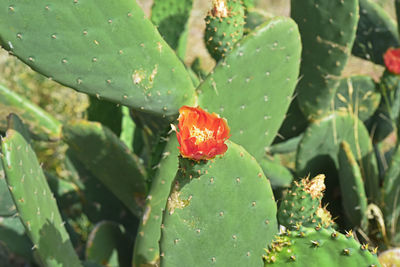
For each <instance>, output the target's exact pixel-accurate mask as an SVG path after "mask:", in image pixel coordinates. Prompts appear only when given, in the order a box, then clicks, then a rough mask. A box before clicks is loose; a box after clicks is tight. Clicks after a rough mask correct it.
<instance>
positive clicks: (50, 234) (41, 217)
mask: <svg viewBox="0 0 400 267" xmlns="http://www.w3.org/2000/svg"><path fill="white" fill-rule="evenodd" d="M1 149H2V153H3V157H2V161H3V165H4V166H5V167H4V169H5V173H6V179H7V183H8V186H9V188H10V191H11V194H12V196H13V199H14V202H15V205H16V206H17V210H18V213H19V216H20V218H21V220H22V222H23V224H24V226H25V229H26V232H27V233H28V235H29V237H30V239H31V240H32V243H33V245H34V246H33V249H36V250H37V252H38V254H39V256H40V260H41V261H42V262H43V264H44V266H50V267H53V266H77V267H79V266H81V264H80V262H79V259H78V256H77V255H76V254H75V251H74V248H73V247H72V244H71V242H70V239H69V236H68V233H67V231H66V230H65V228H64V222H63V221H62V219H61V216H60V213H59V211H58V207H57V203H56V201H55V199H54V197H53V195H52V192H51V191H50V189H49V186H48V184H47V181H46V178H45V177H44V174H43V171H42V168H41V167H40V165H39V162H38V160H37V158H36V155H35V153H34V152H33V150H32V148H31V146H30V145H29V144H28V143H27V142H26V141H25V139H24V138H23V137H22V135H20V134H19V133H18V132H16V131H14V130H8V131H7V136H6V137H5V138H4V139H3V141H2V147H1Z"/></svg>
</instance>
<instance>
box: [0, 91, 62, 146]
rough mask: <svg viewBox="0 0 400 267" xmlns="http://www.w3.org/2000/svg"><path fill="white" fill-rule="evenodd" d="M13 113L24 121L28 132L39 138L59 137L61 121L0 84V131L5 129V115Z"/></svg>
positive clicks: (54, 138)
mask: <svg viewBox="0 0 400 267" xmlns="http://www.w3.org/2000/svg"><path fill="white" fill-rule="evenodd" d="M10 113H15V114H17V115H18V116H20V118H21V119H22V120H23V121H24V123H25V124H26V126H27V128H28V129H29V132H30V134H31V135H32V136H33V137H36V138H37V139H41V140H57V139H60V138H61V123H60V122H58V121H57V120H56V119H55V118H54V117H53V116H51V115H50V114H48V113H47V112H46V111H44V110H43V109H41V108H40V107H38V106H36V105H35V104H33V103H31V102H30V101H29V100H28V99H25V98H23V97H21V96H19V95H18V94H16V93H15V92H13V91H11V90H10V89H8V88H6V87H4V86H2V85H0V131H5V130H6V129H7V120H6V117H7V115H8V114H10Z"/></svg>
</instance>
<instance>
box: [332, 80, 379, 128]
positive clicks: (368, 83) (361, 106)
mask: <svg viewBox="0 0 400 267" xmlns="http://www.w3.org/2000/svg"><path fill="white" fill-rule="evenodd" d="M380 100H381V95H380V94H379V92H377V90H376V85H375V82H374V80H373V79H372V78H371V77H369V76H352V77H348V78H344V79H342V80H340V84H339V87H338V88H337V91H336V97H335V100H334V101H335V109H336V110H341V111H346V112H349V113H352V114H355V115H356V116H358V118H359V119H360V120H362V121H365V120H367V119H368V118H369V117H371V116H372V114H374V112H375V110H376V109H377V108H378V106H379V102H380Z"/></svg>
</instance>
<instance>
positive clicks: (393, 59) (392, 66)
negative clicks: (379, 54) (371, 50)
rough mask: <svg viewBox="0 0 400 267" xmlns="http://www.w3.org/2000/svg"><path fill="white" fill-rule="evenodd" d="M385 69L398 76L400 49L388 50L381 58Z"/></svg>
mask: <svg viewBox="0 0 400 267" xmlns="http://www.w3.org/2000/svg"><path fill="white" fill-rule="evenodd" d="M383 60H384V61H385V65H386V68H387V69H388V70H389V71H390V72H392V73H395V74H400V48H397V49H395V48H389V49H388V50H387V51H386V53H385V55H384V56H383Z"/></svg>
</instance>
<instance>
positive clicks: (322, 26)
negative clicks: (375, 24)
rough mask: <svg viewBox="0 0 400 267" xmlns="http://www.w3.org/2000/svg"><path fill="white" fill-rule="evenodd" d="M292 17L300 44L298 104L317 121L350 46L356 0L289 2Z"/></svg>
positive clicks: (352, 37) (327, 106)
mask: <svg viewBox="0 0 400 267" xmlns="http://www.w3.org/2000/svg"><path fill="white" fill-rule="evenodd" d="M291 16H292V18H293V19H294V20H295V21H296V22H297V24H298V25H299V30H300V34H301V40H302V43H303V53H302V62H301V71H300V72H301V75H302V76H303V78H302V79H301V80H300V81H299V84H298V86H297V88H296V91H297V93H298V102H299V105H300V108H301V110H302V111H303V113H304V114H305V115H306V117H307V118H309V119H315V118H320V117H321V116H323V115H324V114H326V113H327V111H328V110H329V107H330V103H331V100H332V99H333V97H334V96H335V89H336V87H337V85H338V83H337V77H338V76H340V74H341V71H342V70H343V68H344V66H345V65H346V62H347V59H348V57H349V55H350V52H351V48H352V46H353V41H354V39H355V33H356V28H357V22H358V0H346V1H343V0H331V1H315V0H303V1H298V0H292V1H291Z"/></svg>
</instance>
